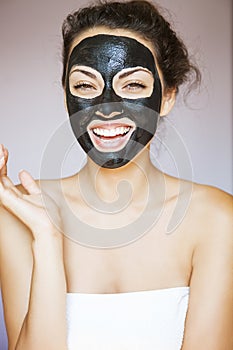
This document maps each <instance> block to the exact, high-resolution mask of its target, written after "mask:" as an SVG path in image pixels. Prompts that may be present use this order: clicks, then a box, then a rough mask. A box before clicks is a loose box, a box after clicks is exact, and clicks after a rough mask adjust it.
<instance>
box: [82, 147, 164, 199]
mask: <svg viewBox="0 0 233 350" xmlns="http://www.w3.org/2000/svg"><path fill="white" fill-rule="evenodd" d="M159 174H160V172H159V171H158V170H157V169H156V168H155V167H154V166H153V164H152V163H151V160H150V155H149V149H148V148H145V149H144V150H143V151H142V152H141V153H140V154H139V155H138V156H137V157H136V158H135V159H134V160H133V161H131V162H129V163H127V164H126V165H125V166H123V167H120V168H116V169H106V168H101V167H99V166H98V165H97V164H95V163H94V162H93V161H92V160H91V159H90V158H88V161H87V164H86V166H85V167H84V168H83V169H82V171H81V172H80V175H79V182H80V188H81V189H82V190H84V189H85V191H86V190H87V189H88V197H89V198H90V197H91V198H92V201H91V202H93V201H94V202H95V199H94V197H95V196H97V198H100V199H101V200H103V201H105V202H108V203H111V202H119V198H120V197H122V198H124V201H125V200H126V199H127V198H128V201H129V200H130V202H134V203H135V202H141V201H142V200H143V199H142V197H145V189H147V188H148V182H149V183H150V182H151V178H152V175H153V183H154V182H156V176H157V177H159Z"/></svg>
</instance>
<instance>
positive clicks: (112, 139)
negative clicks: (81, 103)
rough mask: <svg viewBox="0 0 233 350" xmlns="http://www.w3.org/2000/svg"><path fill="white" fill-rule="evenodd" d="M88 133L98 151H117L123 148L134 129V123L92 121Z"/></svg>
mask: <svg viewBox="0 0 233 350" xmlns="http://www.w3.org/2000/svg"><path fill="white" fill-rule="evenodd" d="M91 124H92V125H90V126H89V128H88V133H89V136H90V138H91V141H92V143H93V145H94V146H95V148H96V149H97V150H98V151H100V152H117V151H119V150H121V149H123V148H124V147H125V146H126V144H127V142H128V141H129V139H130V137H131V135H132V133H133V132H134V130H135V129H136V126H135V124H133V123H132V122H130V124H128V123H125V122H123V121H121V122H115V121H114V123H113V122H111V123H110V122H105V123H103V122H101V123H100V122H99V123H98V122H97V121H96V122H94V123H91Z"/></svg>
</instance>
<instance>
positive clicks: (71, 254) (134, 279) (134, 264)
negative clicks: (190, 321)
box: [64, 229, 192, 293]
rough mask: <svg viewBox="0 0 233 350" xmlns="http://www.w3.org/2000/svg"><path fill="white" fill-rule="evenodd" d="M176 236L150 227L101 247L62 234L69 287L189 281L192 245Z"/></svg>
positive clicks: (104, 289) (124, 287)
mask: <svg viewBox="0 0 233 350" xmlns="http://www.w3.org/2000/svg"><path fill="white" fill-rule="evenodd" d="M178 236H179V234H178V233H177V236H175V235H174V236H170V237H168V236H167V235H166V234H165V233H163V232H158V230H156V229H152V230H151V231H150V232H148V233H147V234H145V235H144V236H143V237H140V238H138V239H137V240H136V241H134V242H131V243H130V244H127V245H125V246H124V245H123V246H121V247H115V248H102V249H101V248H94V247H87V246H84V245H82V244H80V243H79V242H75V241H73V240H71V239H70V238H68V237H65V238H64V265H65V270H66V276H67V286H68V291H69V292H82V293H116V292H129V291H139V290H152V289H160V288H169V287H173V286H174V287H175V286H184V285H188V284H189V279H190V275H191V256H192V249H191V247H189V246H188V245H187V243H186V242H184V241H182V239H181V238H180V237H178Z"/></svg>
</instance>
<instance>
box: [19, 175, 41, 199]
mask: <svg viewBox="0 0 233 350" xmlns="http://www.w3.org/2000/svg"><path fill="white" fill-rule="evenodd" d="M19 179H20V181H21V184H22V185H23V187H24V188H25V189H26V190H27V191H28V193H29V194H39V193H40V192H41V191H40V188H39V186H38V185H37V183H36V181H35V180H34V179H33V177H32V176H31V175H30V174H29V173H28V172H27V171H26V170H21V171H20V172H19Z"/></svg>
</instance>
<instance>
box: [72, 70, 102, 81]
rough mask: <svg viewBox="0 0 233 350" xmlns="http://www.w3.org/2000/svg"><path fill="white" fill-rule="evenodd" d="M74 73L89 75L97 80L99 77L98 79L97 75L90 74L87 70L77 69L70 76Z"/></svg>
mask: <svg viewBox="0 0 233 350" xmlns="http://www.w3.org/2000/svg"><path fill="white" fill-rule="evenodd" d="M74 72H80V73H83V74H85V75H87V76H88V77H90V78H93V79H97V77H96V75H95V74H94V73H91V72H88V71H86V70H82V69H78V68H76V69H74V70H73V71H72V72H71V73H70V75H71V74H72V73H74Z"/></svg>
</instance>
